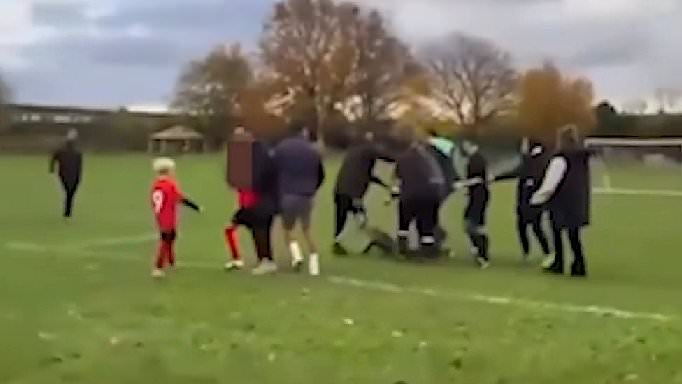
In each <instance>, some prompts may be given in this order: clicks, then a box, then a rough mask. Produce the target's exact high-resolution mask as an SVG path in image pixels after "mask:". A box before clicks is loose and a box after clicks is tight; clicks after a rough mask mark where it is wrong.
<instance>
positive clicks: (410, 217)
mask: <svg viewBox="0 0 682 384" xmlns="http://www.w3.org/2000/svg"><path fill="white" fill-rule="evenodd" d="M396 176H397V178H398V179H399V180H400V201H399V212H398V216H399V219H398V239H399V246H400V248H401V251H403V252H404V251H406V242H407V238H408V235H409V230H410V224H411V223H412V222H413V221H416V224H417V230H418V232H419V236H420V238H421V245H422V247H423V248H431V249H432V250H436V251H437V246H438V244H437V242H436V239H435V237H434V235H435V233H434V232H435V228H436V226H437V224H438V210H439V207H440V203H441V201H442V199H443V196H444V195H445V194H446V193H447V192H446V185H445V179H444V177H443V173H442V171H441V169H440V167H439V166H438V163H437V162H436V160H435V159H434V158H433V157H432V156H431V154H429V152H428V149H426V148H425V147H423V146H421V145H420V146H412V147H411V148H410V149H408V150H407V151H405V152H404V153H403V154H402V155H401V156H400V158H399V159H398V161H397V166H396ZM426 250H429V249H426Z"/></svg>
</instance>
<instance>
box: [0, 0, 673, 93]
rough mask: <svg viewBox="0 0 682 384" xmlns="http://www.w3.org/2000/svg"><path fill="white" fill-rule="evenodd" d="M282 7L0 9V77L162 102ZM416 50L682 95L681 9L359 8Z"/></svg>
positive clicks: (561, 1) (163, 4) (89, 2)
mask: <svg viewBox="0 0 682 384" xmlns="http://www.w3.org/2000/svg"><path fill="white" fill-rule="evenodd" d="M273 2H274V0H0V72H1V73H2V74H3V76H4V78H5V79H6V80H7V81H8V82H9V83H10V84H11V86H12V88H13V89H14V98H15V100H18V101H21V102H34V103H56V104H76V105H88V106H119V105H147V106H155V105H163V104H165V103H167V102H168V101H169V99H170V97H171V95H172V92H173V86H174V81H175V78H176V77H177V75H178V73H179V71H180V69H181V68H182V66H183V64H184V63H186V62H188V61H189V60H191V59H192V58H195V57H198V56H200V55H202V54H204V53H206V52H207V51H208V50H209V49H210V48H211V47H212V46H215V45H217V44H220V43H224V42H230V41H237V40H238V41H242V42H244V43H245V44H246V45H247V46H249V45H251V46H253V45H254V43H255V41H256V39H257V37H258V34H259V32H260V29H261V25H262V22H263V20H264V19H265V18H266V17H267V16H268V14H269V12H270V9H271V6H272V3H273ZM359 2H360V3H361V4H367V5H368V6H374V7H377V8H379V9H380V10H382V11H383V12H384V13H385V14H386V15H387V17H388V18H389V20H390V21H391V23H392V25H393V26H394V28H395V29H396V31H397V33H399V34H400V35H401V36H402V37H403V38H404V39H405V40H407V41H408V42H410V43H412V44H415V45H418V44H420V43H422V42H425V41H428V40H429V39H432V38H438V37H440V36H443V35H445V34H447V33H448V32H452V31H456V30H459V31H464V32H467V33H471V34H476V35H480V36H484V37H487V38H490V39H492V40H494V41H496V42H497V43H498V44H499V45H500V46H502V47H504V48H505V49H507V50H509V51H510V52H511V53H512V54H513V55H514V57H515V59H516V61H517V64H518V65H519V66H521V67H526V66H529V65H536V64H538V63H540V62H542V60H544V59H546V58H552V59H554V60H556V61H557V62H558V63H559V64H560V65H561V66H562V67H564V68H565V69H567V70H569V71H571V72H573V73H576V74H582V75H585V76H588V77H590V78H591V79H592V80H593V81H594V83H595V86H596V90H597V93H598V95H599V96H600V97H604V98H610V99H614V100H616V101H618V102H626V101H628V100H632V99H636V98H640V97H643V96H647V95H649V94H651V93H653V90H654V89H656V88H660V87H665V88H677V89H682V49H680V47H682V21H680V20H682V1H680V0H359Z"/></svg>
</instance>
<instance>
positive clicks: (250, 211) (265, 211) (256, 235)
mask: <svg viewBox="0 0 682 384" xmlns="http://www.w3.org/2000/svg"><path fill="white" fill-rule="evenodd" d="M274 217H275V208H274V206H273V204H272V202H270V201H261V202H259V203H258V204H256V205H255V206H253V207H250V208H240V209H239V210H238V211H237V212H236V213H235V214H234V216H233V217H232V223H233V224H234V225H243V226H245V227H247V228H248V229H249V231H250V232H251V238H252V239H253V245H254V248H255V249H256V256H257V257H258V260H270V261H272V260H273V257H272V224H273V221H274Z"/></svg>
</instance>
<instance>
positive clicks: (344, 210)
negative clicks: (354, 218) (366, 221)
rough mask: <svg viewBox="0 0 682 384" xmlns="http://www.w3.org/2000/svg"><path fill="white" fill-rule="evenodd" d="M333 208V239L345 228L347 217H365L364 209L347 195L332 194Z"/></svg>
mask: <svg viewBox="0 0 682 384" xmlns="http://www.w3.org/2000/svg"><path fill="white" fill-rule="evenodd" d="M334 206H335V207H336V223H335V227H334V237H335V238H338V237H339V236H340V235H341V233H342V232H343V229H344V228H345V227H346V222H347V221H348V215H349V214H352V215H365V214H366V213H365V208H364V207H363V206H362V204H358V203H357V202H356V200H355V199H353V198H352V197H350V196H348V195H343V194H338V193H337V194H334Z"/></svg>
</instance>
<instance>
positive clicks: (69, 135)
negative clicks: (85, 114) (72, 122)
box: [66, 128, 78, 143]
mask: <svg viewBox="0 0 682 384" xmlns="http://www.w3.org/2000/svg"><path fill="white" fill-rule="evenodd" d="M76 140H78V131H77V130H76V129H75V128H71V129H69V131H68V132H66V142H67V143H73V142H75V141H76Z"/></svg>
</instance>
